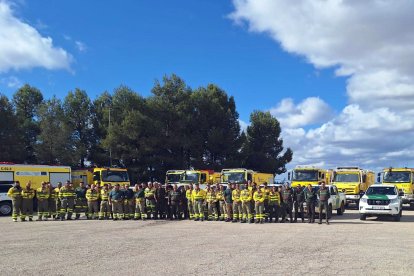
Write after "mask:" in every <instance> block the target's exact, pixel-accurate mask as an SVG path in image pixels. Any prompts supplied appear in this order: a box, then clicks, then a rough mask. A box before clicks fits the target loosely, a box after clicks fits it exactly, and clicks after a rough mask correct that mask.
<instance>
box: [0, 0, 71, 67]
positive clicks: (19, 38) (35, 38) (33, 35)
mask: <svg viewBox="0 0 414 276" xmlns="http://www.w3.org/2000/svg"><path fill="white" fill-rule="evenodd" d="M71 61H72V57H71V55H70V54H69V53H67V52H66V51H65V50H64V49H62V48H59V47H55V46H54V45H53V41H52V38H50V37H44V36H42V35H41V34H40V33H39V32H38V31H37V30H36V29H35V28H34V27H32V26H30V25H29V24H27V23H25V22H23V21H22V20H21V19H19V18H17V17H16V16H15V15H14V14H13V10H12V8H11V5H10V3H9V2H7V1H0V73H2V72H8V71H10V70H20V69H30V68H33V67H44V68H46V69H67V70H70V63H71Z"/></svg>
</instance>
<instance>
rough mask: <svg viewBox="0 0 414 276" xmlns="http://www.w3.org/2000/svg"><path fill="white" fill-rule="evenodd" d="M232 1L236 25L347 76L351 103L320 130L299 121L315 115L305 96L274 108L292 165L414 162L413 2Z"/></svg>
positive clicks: (339, 0) (384, 164)
mask: <svg viewBox="0 0 414 276" xmlns="http://www.w3.org/2000/svg"><path fill="white" fill-rule="evenodd" d="M233 3H234V6H235V11H234V12H233V14H231V16H230V17H231V18H232V19H233V20H234V21H235V22H238V23H247V25H248V28H249V30H250V31H253V32H263V33H266V34H268V35H270V36H271V37H272V38H273V39H274V40H275V41H276V42H277V43H278V44H279V45H280V46H281V47H282V48H283V49H284V50H285V51H287V52H289V53H292V54H295V55H300V56H303V57H304V58H305V59H306V60H307V61H308V62H310V63H312V64H313V65H314V66H315V68H316V69H317V70H322V69H323V68H328V67H330V68H335V69H336V71H335V72H336V75H338V76H344V77H347V78H348V81H347V95H348V103H349V105H347V106H345V107H344V109H343V110H342V111H341V112H340V113H339V114H338V115H337V116H335V117H334V118H332V119H328V120H326V121H325V122H322V124H321V125H320V126H319V127H316V128H313V129H309V127H308V128H306V126H307V125H306V124H305V123H300V122H305V121H306V119H307V118H308V116H307V115H306V113H310V114H312V112H310V111H309V110H307V111H306V109H304V108H303V102H305V101H306V100H304V101H303V102H302V103H299V104H298V105H295V104H294V103H293V102H292V101H291V100H286V99H285V100H284V101H282V102H281V103H280V104H279V106H278V107H276V108H275V109H274V110H273V112H275V111H276V115H278V116H279V117H280V118H281V121H282V122H283V121H287V122H285V123H284V125H285V126H286V128H285V129H284V130H283V136H284V141H285V144H286V145H289V146H291V147H292V148H293V150H294V163H295V164H299V163H314V164H324V165H326V166H336V165H362V166H367V167H371V168H379V167H382V166H390V165H393V166H412V167H414V155H413V154H412V153H413V152H414V144H413V143H412V141H411V140H412V137H413V135H414V109H413V108H412V107H413V106H414V31H413V30H412V26H413V25H414V16H413V14H414V2H413V1H410V0H401V1H392V0H365V1H342V0H314V1H308V0H297V1H290V0H234V1H233ZM314 105H317V103H315V104H314ZM316 109H317V108H315V107H314V108H310V110H311V111H312V110H316ZM316 114H318V113H316ZM322 114H323V112H322ZM309 117H312V116H309ZM315 117H317V116H316V115H315ZM324 119H326V118H323V117H321V120H324ZM306 123H307V122H306ZM312 123H313V120H311V119H309V123H307V124H312Z"/></svg>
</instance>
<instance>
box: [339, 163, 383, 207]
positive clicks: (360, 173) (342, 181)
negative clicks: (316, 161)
mask: <svg viewBox="0 0 414 276" xmlns="http://www.w3.org/2000/svg"><path fill="white" fill-rule="evenodd" d="M374 182H375V174H374V172H373V171H369V170H363V169H361V168H359V167H338V168H336V169H335V170H334V171H333V176H332V184H333V185H336V187H338V190H339V191H343V192H345V194H346V203H347V204H348V203H355V204H356V206H359V200H360V198H361V197H362V195H363V194H364V193H365V192H366V190H367V189H368V188H369V186H371V185H372V184H374Z"/></svg>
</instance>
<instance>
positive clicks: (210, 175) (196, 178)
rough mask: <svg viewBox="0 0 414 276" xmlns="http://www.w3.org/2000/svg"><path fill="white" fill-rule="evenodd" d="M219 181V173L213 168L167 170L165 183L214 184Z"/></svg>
mask: <svg viewBox="0 0 414 276" xmlns="http://www.w3.org/2000/svg"><path fill="white" fill-rule="evenodd" d="M219 182H220V173H217V172H214V171H213V170H169V171H167V173H166V177H165V184H167V185H172V184H180V185H181V184H189V183H194V184H196V183H198V184H215V183H219Z"/></svg>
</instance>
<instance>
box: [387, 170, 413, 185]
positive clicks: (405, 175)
mask: <svg viewBox="0 0 414 276" xmlns="http://www.w3.org/2000/svg"><path fill="white" fill-rule="evenodd" d="M410 181H411V179H410V172H385V173H384V179H383V182H386V183H397V182H398V183H402V182H410Z"/></svg>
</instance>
